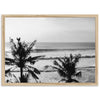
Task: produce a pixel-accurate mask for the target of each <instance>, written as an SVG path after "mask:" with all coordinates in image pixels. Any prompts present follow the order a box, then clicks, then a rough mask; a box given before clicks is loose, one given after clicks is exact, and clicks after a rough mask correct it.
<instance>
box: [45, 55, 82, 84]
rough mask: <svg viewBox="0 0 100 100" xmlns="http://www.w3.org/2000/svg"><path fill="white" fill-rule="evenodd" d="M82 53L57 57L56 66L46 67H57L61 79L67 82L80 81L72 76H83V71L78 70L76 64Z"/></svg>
mask: <svg viewBox="0 0 100 100" xmlns="http://www.w3.org/2000/svg"><path fill="white" fill-rule="evenodd" d="M79 58H80V54H79V55H76V56H73V55H72V54H70V57H66V56H65V57H63V58H57V60H54V65H55V66H45V68H48V67H52V68H53V69H56V70H57V72H58V73H59V75H60V76H61V77H62V79H61V80H60V81H59V82H61V81H65V82H66V83H67V82H78V80H76V79H73V77H72V76H81V72H77V71H76V64H77V63H78V62H79Z"/></svg>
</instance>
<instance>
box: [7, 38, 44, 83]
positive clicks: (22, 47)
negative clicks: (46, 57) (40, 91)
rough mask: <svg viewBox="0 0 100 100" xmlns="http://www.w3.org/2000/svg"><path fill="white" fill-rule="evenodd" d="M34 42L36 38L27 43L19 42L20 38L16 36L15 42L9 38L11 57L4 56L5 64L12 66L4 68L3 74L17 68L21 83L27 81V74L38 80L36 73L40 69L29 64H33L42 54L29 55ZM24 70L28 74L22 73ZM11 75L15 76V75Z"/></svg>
mask: <svg viewBox="0 0 100 100" xmlns="http://www.w3.org/2000/svg"><path fill="white" fill-rule="evenodd" d="M35 43H36V40H35V41H33V42H32V43H31V44H28V43H25V42H21V39H20V38H17V43H15V42H14V40H13V39H10V44H11V54H12V58H9V57H7V58H5V64H6V65H10V66H12V67H11V68H9V69H7V70H5V75H7V74H8V73H10V72H11V71H12V70H13V69H16V68H19V69H20V77H19V80H20V82H21V83H23V82H27V80H28V77H29V74H31V75H32V77H33V78H34V79H35V80H36V82H38V80H39V78H38V76H37V74H40V71H39V70H38V69H37V68H35V67H33V66H31V65H34V64H35V63H36V62H37V61H38V60H39V58H41V57H43V56H35V57H32V56H30V54H31V53H32V52H33V46H34V45H35ZM24 71H27V72H28V74H27V75H26V74H25V75H24ZM13 76H14V77H15V78H16V76H15V75H13ZM17 82H18V80H17Z"/></svg>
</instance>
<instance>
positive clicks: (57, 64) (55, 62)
mask: <svg viewBox="0 0 100 100" xmlns="http://www.w3.org/2000/svg"><path fill="white" fill-rule="evenodd" d="M53 63H54V65H56V66H58V67H60V68H61V69H63V66H61V65H60V64H59V63H58V62H57V61H56V60H55V61H54V62H53Z"/></svg>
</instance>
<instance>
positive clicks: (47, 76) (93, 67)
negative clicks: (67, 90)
mask: <svg viewBox="0 0 100 100" xmlns="http://www.w3.org/2000/svg"><path fill="white" fill-rule="evenodd" d="M2 85H4V86H6V85H7V86H10V85H11V86H17V85H19V86H20V85H87V86H89V85H98V15H66V14H65V15H2Z"/></svg>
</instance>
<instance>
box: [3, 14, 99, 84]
mask: <svg viewBox="0 0 100 100" xmlns="http://www.w3.org/2000/svg"><path fill="white" fill-rule="evenodd" d="M11 17H12V18H15V17H17V18H18V17H20V18H25V17H27V18H31V17H33V18H34V17H36V18H37V17H46V18H49V17H50V18H51V17H61V18H64V17H66V18H68V17H69V18H75V17H76V18H77V17H78V18H88V17H89V18H90V17H95V19H96V20H95V83H5V18H11ZM2 85H3V86H48V85H49V86H50V85H53V86H56V85H57V86H58V85H62V86H64V85H66V86H69V85H74V86H76V85H77V86H97V85H98V15H94V14H90V15H84V14H83V15H73V14H72V15H67V14H59V15H57V14H56V15H54V14H53V15H51V14H50V15H27V14H26V15H11V14H10V15H2Z"/></svg>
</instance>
